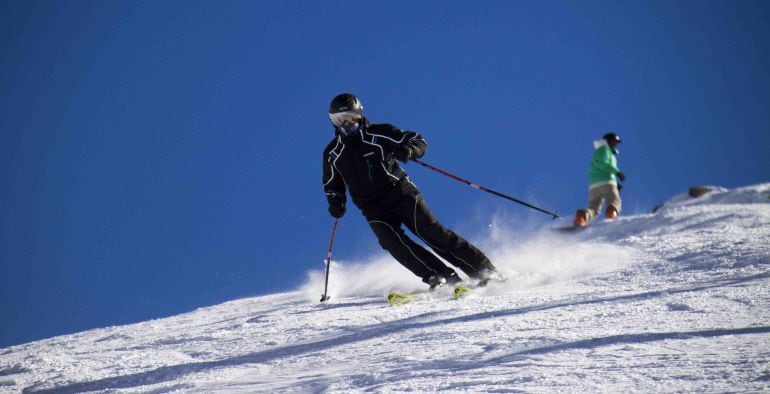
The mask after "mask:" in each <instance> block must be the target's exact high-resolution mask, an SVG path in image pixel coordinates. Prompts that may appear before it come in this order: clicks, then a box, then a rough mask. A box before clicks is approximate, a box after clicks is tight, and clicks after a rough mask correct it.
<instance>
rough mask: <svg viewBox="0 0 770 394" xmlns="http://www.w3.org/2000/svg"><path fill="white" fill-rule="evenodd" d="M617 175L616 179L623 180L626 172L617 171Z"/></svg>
mask: <svg viewBox="0 0 770 394" xmlns="http://www.w3.org/2000/svg"><path fill="white" fill-rule="evenodd" d="M617 175H618V179H620V180H621V181H625V180H626V174H624V173H622V172H620V171H618V174H617Z"/></svg>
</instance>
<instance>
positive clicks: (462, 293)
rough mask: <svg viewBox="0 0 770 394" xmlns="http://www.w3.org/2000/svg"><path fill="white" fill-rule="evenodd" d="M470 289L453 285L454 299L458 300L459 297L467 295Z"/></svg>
mask: <svg viewBox="0 0 770 394" xmlns="http://www.w3.org/2000/svg"><path fill="white" fill-rule="evenodd" d="M470 291H471V289H470V288H469V287H466V286H457V287H455V290H454V297H455V299H456V300H459V299H460V298H463V297H465V296H466V295H468V293H470Z"/></svg>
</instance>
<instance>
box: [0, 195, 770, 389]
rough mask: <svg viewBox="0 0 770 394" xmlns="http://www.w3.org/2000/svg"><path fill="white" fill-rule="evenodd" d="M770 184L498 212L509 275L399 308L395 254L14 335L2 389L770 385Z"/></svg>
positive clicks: (497, 255) (402, 281)
mask: <svg viewBox="0 0 770 394" xmlns="http://www.w3.org/2000/svg"><path fill="white" fill-rule="evenodd" d="M769 195H770V183H766V184H760V185H754V186H749V187H744V188H740V189H734V190H727V189H723V188H717V189H715V191H714V192H712V193H710V194H707V195H705V196H702V197H699V198H690V197H688V196H687V195H686V194H683V195H681V196H676V197H674V198H673V199H672V200H671V201H669V202H668V203H666V204H664V205H663V206H661V207H660V208H659V209H658V210H657V211H656V213H655V214H648V215H637V216H625V217H622V218H621V219H619V220H618V221H616V222H611V223H608V222H601V221H599V222H596V223H594V224H593V225H592V226H591V227H589V228H588V229H586V230H583V231H578V232H573V233H563V232H558V231H554V229H553V228H551V224H550V223H549V224H548V225H547V226H548V227H544V228H542V229H541V231H540V232H538V233H536V234H529V235H527V236H522V235H521V234H517V233H514V232H512V231H509V230H507V229H506V226H505V222H504V221H502V220H498V221H495V223H494V224H493V225H492V226H491V230H490V232H489V234H484V235H483V236H479V237H476V238H475V239H474V241H477V243H478V244H479V245H480V246H481V247H482V249H484V250H485V251H486V252H487V254H488V255H490V257H491V258H492V260H493V261H494V262H495V264H496V265H497V266H498V267H499V268H500V270H501V271H502V272H503V273H504V275H505V276H506V277H507V281H506V282H505V283H501V284H495V285H491V286H489V287H487V288H484V289H477V290H474V291H473V292H472V293H471V294H470V295H469V296H468V297H466V298H463V299H460V300H454V299H453V298H452V297H451V296H450V295H449V294H448V293H447V292H446V291H443V292H442V291H438V292H435V293H433V294H432V295H431V299H427V300H421V301H418V302H414V303H411V304H408V305H403V306H399V307H392V306H389V305H388V304H387V303H386V302H385V296H386V295H387V294H388V293H389V292H391V291H399V292H410V291H416V290H419V289H421V288H422V287H423V285H422V284H421V283H420V282H419V280H417V279H415V278H413V277H412V276H411V274H409V273H408V272H406V270H404V269H403V268H401V267H400V266H399V265H398V264H397V263H395V262H394V261H392V259H391V258H390V257H387V256H385V255H382V254H381V255H379V256H377V257H376V258H374V259H372V260H371V261H360V262H343V261H335V262H334V263H333V264H332V267H331V278H330V294H331V297H332V298H331V300H330V301H328V302H326V303H320V302H318V301H319V299H320V295H321V293H322V291H323V266H322V265H321V264H319V268H318V270H317V271H314V272H311V273H309V275H308V280H307V283H306V284H305V285H303V286H302V287H301V288H300V289H297V290H296V291H293V292H289V293H285V294H275V295H269V296H263V297H255V298H249V299H242V300H236V301H232V302H228V303H224V304H221V305H217V306H212V307H208V308H202V309H199V310H196V311H193V312H190V313H185V314H182V315H178V316H174V317H169V318H164V319H159V320H152V321H147V322H142V323H138V324H131V325H126V326H120V327H108V328H102V329H96V330H91V331H86V332H81V333H77V334H72V335H65V336H60V337H55V338H50V339H46V340H41V341H37V342H32V343H28V344H23V345H19V346H12V347H8V348H4V349H0V392H43V393H45V392H56V393H76V392H111V393H112V392H129V393H132V392H142V393H147V392H170V391H179V392H222V393H238V392H248V393H252V392H338V393H350V392H434V391H451V392H522V391H523V392H559V391H563V392H585V391H588V392H644V393H647V392H769V391H770V291H769V290H770V200H768V196H769ZM337 254H339V255H342V254H344V253H343V252H338V253H337ZM322 258H323V257H321V259H322Z"/></svg>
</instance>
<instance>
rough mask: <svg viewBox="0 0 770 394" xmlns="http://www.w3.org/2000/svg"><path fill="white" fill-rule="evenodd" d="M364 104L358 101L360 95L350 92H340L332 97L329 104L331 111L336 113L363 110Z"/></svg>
mask: <svg viewBox="0 0 770 394" xmlns="http://www.w3.org/2000/svg"><path fill="white" fill-rule="evenodd" d="M363 110H364V106H363V105H361V102H360V101H358V97H356V96H354V95H352V94H350V93H342V94H338V95H337V96H336V97H334V98H333V99H332V102H331V104H329V113H330V114H336V113H338V112H351V111H355V112H363Z"/></svg>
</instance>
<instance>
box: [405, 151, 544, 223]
mask: <svg viewBox="0 0 770 394" xmlns="http://www.w3.org/2000/svg"><path fill="white" fill-rule="evenodd" d="M412 161H414V162H415V163H417V164H419V165H421V166H423V167H425V168H428V169H430V170H433V171H436V172H438V173H439V174H441V175H445V176H447V177H449V178H452V179H454V180H456V181H458V182H462V183H464V184H466V185H468V186H470V187H472V188H474V189H478V190H483V191H485V192H487V193H490V194H494V195H495V196H498V197H502V198H504V199H506V200H509V201H513V202H515V203H518V204H521V205H524V206H525V207H528V208H532V209H534V210H536V211H539V212H542V213H545V214H548V215H551V216H553V218H554V219H556V218H558V217H559V215H558V214H555V213H553V212H549V211H546V210H545V209H542V208H538V207H536V206H534V205H532V204H529V203H527V202H524V201H521V200H519V199H516V198H513V197H511V196H509V195H507V194H503V193H500V192H498V191H494V190H492V189H489V188H486V187H484V186H481V185H478V184H475V183H473V182H471V181H469V180H467V179H463V178H460V177H459V176H457V175H454V174H452V173H449V172H447V171H444V170H442V169H440V168H436V167H434V166H432V165H430V164H428V163H426V162H424V161H422V160H420V159H412Z"/></svg>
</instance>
